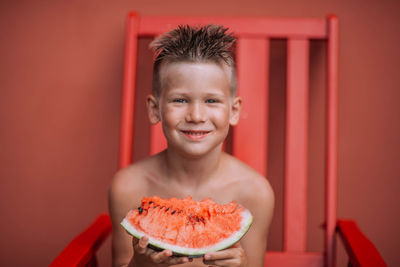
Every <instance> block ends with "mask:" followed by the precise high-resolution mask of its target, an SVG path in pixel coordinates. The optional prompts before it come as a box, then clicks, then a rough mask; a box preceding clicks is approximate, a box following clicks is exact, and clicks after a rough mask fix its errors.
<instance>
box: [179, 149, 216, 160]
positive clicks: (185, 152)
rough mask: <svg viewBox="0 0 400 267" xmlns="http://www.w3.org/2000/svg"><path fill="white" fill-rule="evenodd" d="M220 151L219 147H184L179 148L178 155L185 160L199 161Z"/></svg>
mask: <svg viewBox="0 0 400 267" xmlns="http://www.w3.org/2000/svg"><path fill="white" fill-rule="evenodd" d="M218 151H221V146H216V147H211V148H209V147H208V148H205V147H200V146H199V147H186V148H179V152H178V151H177V152H178V153H179V154H180V155H181V156H183V157H185V158H190V159H199V158H203V157H206V156H208V155H211V154H213V153H215V152H218Z"/></svg>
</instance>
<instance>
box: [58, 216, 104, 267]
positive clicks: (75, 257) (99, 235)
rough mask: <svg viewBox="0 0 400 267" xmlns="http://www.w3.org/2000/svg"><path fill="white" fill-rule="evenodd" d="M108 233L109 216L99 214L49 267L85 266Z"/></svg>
mask: <svg viewBox="0 0 400 267" xmlns="http://www.w3.org/2000/svg"><path fill="white" fill-rule="evenodd" d="M110 232H111V221H110V216H109V215H108V214H101V215H100V216H99V217H97V219H96V220H95V221H94V222H93V223H92V224H91V225H90V226H89V227H88V228H87V229H86V230H85V231H83V232H82V233H80V234H79V235H78V236H77V237H75V238H74V239H73V240H72V241H71V242H70V243H69V244H68V246H67V247H65V248H64V249H63V251H62V252H61V253H60V254H59V255H58V256H57V257H56V258H55V259H54V261H53V262H52V263H51V264H50V267H60V266H68V267H71V266H74V267H75V266H86V265H87V264H88V263H89V262H90V261H91V260H92V258H93V257H94V256H95V252H96V250H97V249H98V248H99V246H100V245H101V244H102V243H103V241H104V240H105V239H106V237H107V236H108V235H109V233H110Z"/></svg>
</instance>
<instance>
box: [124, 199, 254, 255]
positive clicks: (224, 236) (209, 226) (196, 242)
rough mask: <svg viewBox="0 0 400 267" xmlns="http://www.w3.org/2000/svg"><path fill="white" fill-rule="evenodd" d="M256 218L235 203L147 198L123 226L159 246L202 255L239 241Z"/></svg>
mask: <svg viewBox="0 0 400 267" xmlns="http://www.w3.org/2000/svg"><path fill="white" fill-rule="evenodd" d="M252 220H253V217H252V215H251V213H250V212H249V211H248V210H247V209H245V208H244V207H242V206H240V205H238V204H237V203H236V202H231V203H229V204H226V205H219V204H217V203H214V202H213V201H212V200H211V199H204V200H202V201H195V200H193V199H192V198H191V197H190V196H188V197H187V198H185V199H177V198H170V199H161V198H160V197H158V196H154V197H144V198H143V199H142V203H141V205H140V207H139V208H138V209H134V210H131V211H129V212H128V214H127V215H126V217H125V218H124V220H123V221H122V222H121V224H122V226H124V228H125V229H126V230H127V231H128V232H129V233H130V234H132V235H133V236H135V237H137V238H141V237H142V236H143V235H146V236H148V237H149V243H150V244H151V245H153V246H155V247H157V248H161V249H170V250H171V251H173V252H175V253H176V254H181V255H203V254H205V253H207V252H211V251H217V250H221V249H224V248H226V247H229V246H231V245H232V244H234V243H236V242H237V241H238V240H240V238H241V237H242V236H243V235H244V234H245V233H246V232H247V230H248V229H249V227H250V225H251V223H252Z"/></svg>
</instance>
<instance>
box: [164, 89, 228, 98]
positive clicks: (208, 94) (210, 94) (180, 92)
mask: <svg viewBox="0 0 400 267" xmlns="http://www.w3.org/2000/svg"><path fill="white" fill-rule="evenodd" d="M168 95H169V96H175V95H179V96H190V95H191V93H189V92H186V91H185V90H184V89H182V90H180V89H174V90H173V91H172V92H169V94H168ZM202 95H203V96H206V97H224V96H225V95H224V94H223V93H214V92H204V93H203V94H202Z"/></svg>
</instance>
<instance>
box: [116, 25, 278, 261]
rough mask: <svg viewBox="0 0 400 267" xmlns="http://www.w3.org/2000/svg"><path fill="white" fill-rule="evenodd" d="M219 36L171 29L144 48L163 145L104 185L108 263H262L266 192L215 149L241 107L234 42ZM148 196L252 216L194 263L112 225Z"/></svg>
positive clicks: (253, 175)
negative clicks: (239, 235)
mask: <svg viewBox="0 0 400 267" xmlns="http://www.w3.org/2000/svg"><path fill="white" fill-rule="evenodd" d="M226 31H227V29H225V28H222V27H220V26H215V25H209V26H204V27H200V28H192V27H189V26H179V27H178V28H177V29H175V30H173V31H171V32H169V33H167V34H165V35H163V36H161V37H159V38H158V39H156V40H155V41H154V42H153V44H152V45H153V47H154V50H155V52H156V53H157V54H156V55H157V57H156V60H155V63H154V74H153V75H154V76H153V94H152V95H150V96H148V97H147V109H148V116H149V119H150V122H151V123H152V124H156V123H158V122H160V123H161V124H162V128H163V132H164V135H165V137H166V139H167V143H168V148H167V149H166V150H164V151H162V152H160V153H159V154H157V155H154V156H152V157H150V158H147V159H145V160H143V161H140V162H137V163H135V164H133V165H131V166H129V167H127V168H124V169H122V170H120V171H119V172H118V173H117V174H116V175H115V177H114V179H113V181H112V184H111V187H110V192H109V193H110V194H109V207H110V215H111V219H112V224H113V232H112V247H113V265H114V266H140V267H147V266H149V267H150V266H170V265H178V264H179V266H210V265H212V266H230V267H231V266H232V267H233V266H248V267H261V266H264V255H265V249H266V238H267V233H268V227H269V224H270V221H271V217H272V212H273V206H274V195H273V191H272V189H271V187H270V185H269V183H268V181H267V180H266V179H265V178H264V177H263V176H262V175H260V174H258V173H257V172H255V171H254V170H253V169H251V168H250V167H248V166H247V165H245V164H244V163H243V162H241V161H239V160H238V159H236V158H234V157H232V156H231V155H229V154H227V153H225V152H223V151H222V145H223V141H224V139H225V137H226V136H227V134H228V131H229V127H230V125H236V124H237V123H238V120H239V113H240V108H241V99H240V98H239V97H237V96H236V73H235V66H234V61H233V58H232V56H231V54H230V48H231V46H232V45H233V43H234V42H235V38H234V37H233V36H232V35H231V34H227V33H226ZM246 89H247V90H251V88H246ZM249 130H251V129H249ZM153 195H158V196H160V197H161V198H171V197H177V198H184V197H186V196H187V195H190V196H192V198H193V199H195V200H202V199H204V198H208V197H209V198H211V199H213V200H214V201H215V202H217V203H220V204H225V203H228V202H230V201H232V200H236V201H237V202H238V203H239V204H241V205H243V206H244V207H246V208H247V209H249V210H250V211H251V212H252V214H253V216H254V221H253V225H252V226H251V227H250V230H249V231H248V232H247V234H246V235H245V236H244V237H243V239H242V240H241V241H240V242H237V243H236V244H234V245H233V246H232V247H230V248H227V249H225V250H222V251H218V252H214V253H208V254H206V255H204V257H203V258H200V259H194V260H193V259H189V258H187V257H174V256H172V253H171V251H169V250H164V251H161V252H156V251H154V250H152V249H150V248H148V247H147V242H148V239H147V238H146V237H142V238H141V239H140V240H137V239H136V238H132V237H131V236H129V235H128V234H127V233H126V232H125V231H124V229H123V228H122V227H121V226H120V222H121V220H122V219H123V218H124V216H125V215H126V213H127V212H128V210H130V209H132V208H135V207H138V206H140V203H141V199H142V197H143V196H153ZM132 239H133V240H132Z"/></svg>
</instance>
